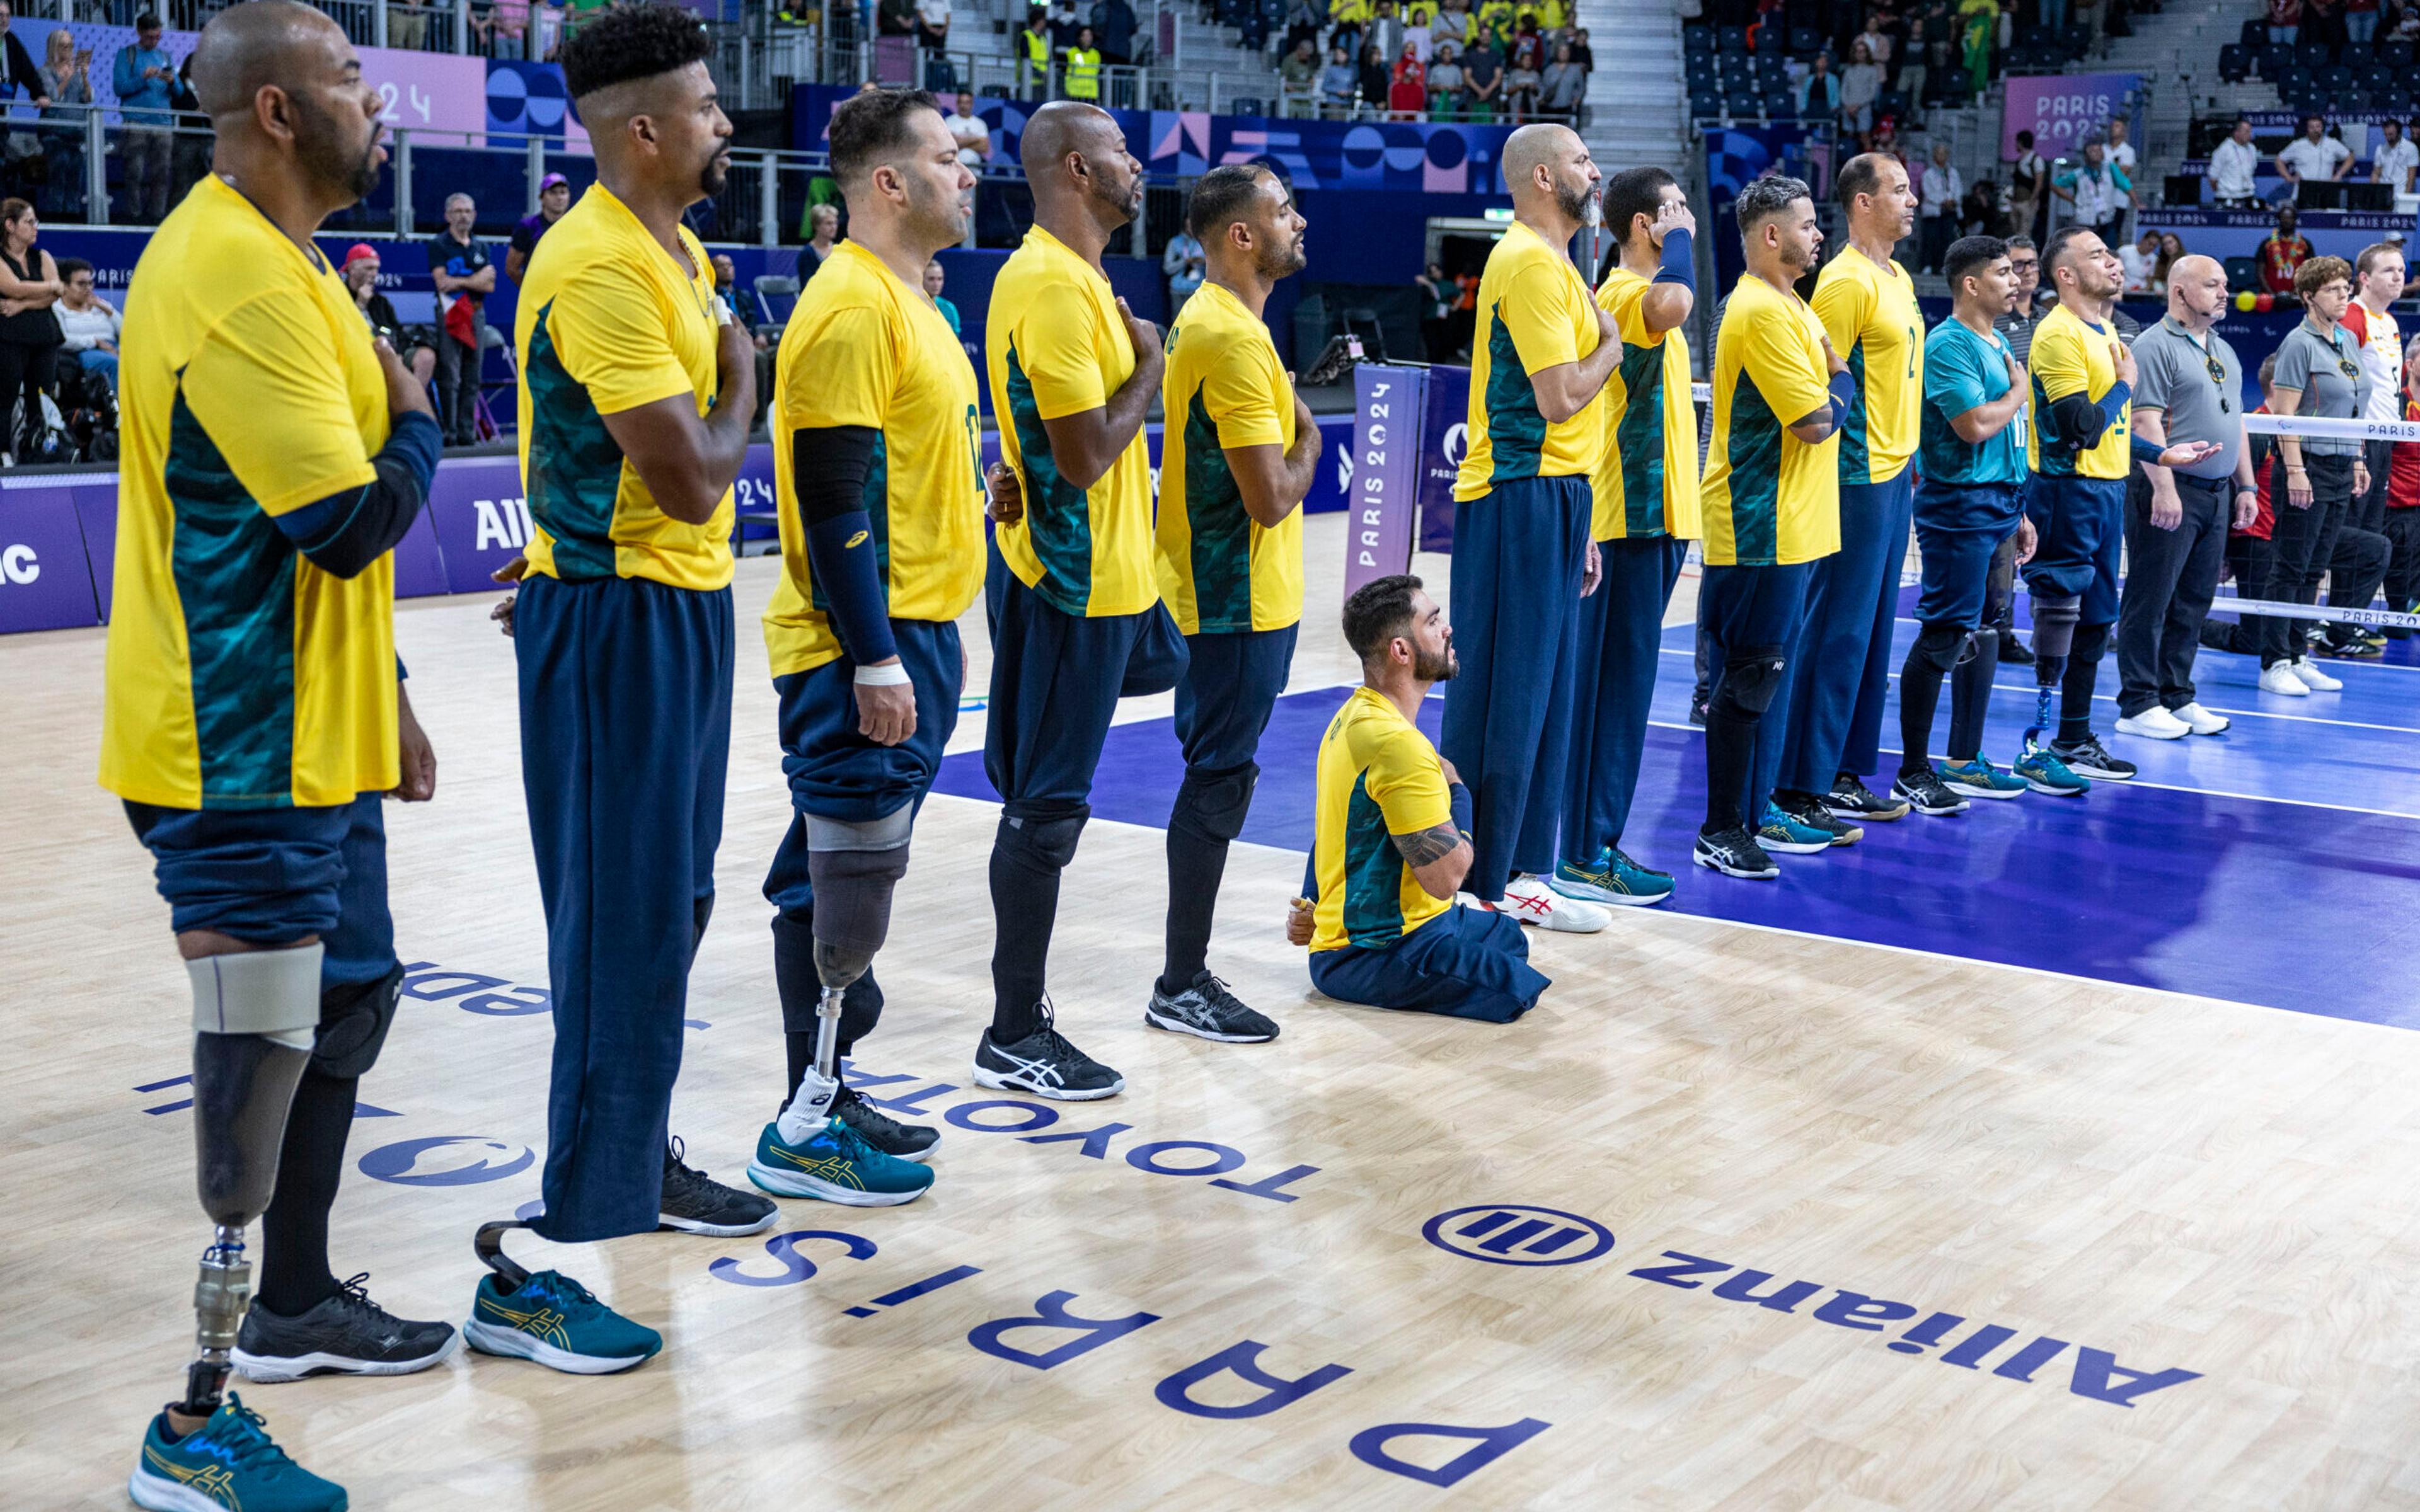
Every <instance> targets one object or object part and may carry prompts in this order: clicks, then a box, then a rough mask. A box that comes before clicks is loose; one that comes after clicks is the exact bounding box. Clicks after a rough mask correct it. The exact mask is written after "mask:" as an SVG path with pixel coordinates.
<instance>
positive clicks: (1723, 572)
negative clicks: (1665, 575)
mask: <svg viewBox="0 0 2420 1512" xmlns="http://www.w3.org/2000/svg"><path fill="white" fill-rule="evenodd" d="M1814 576H1815V563H1812V562H1795V563H1791V564H1790V565H1788V566H1782V567H1718V566H1714V565H1713V564H1711V563H1709V564H1708V565H1707V566H1706V568H1705V570H1704V574H1703V576H1702V577H1701V578H1700V579H1699V585H1698V623H1699V625H1704V626H1705V627H1706V630H1707V633H1708V634H1710V635H1712V636H1713V637H1714V643H1715V645H1716V646H1718V647H1719V648H1721V649H1722V650H1723V651H1724V652H1725V653H1727V654H1729V655H1731V656H1737V655H1740V654H1741V653H1744V652H1746V651H1750V650H1754V649H1759V648H1763V647H1776V648H1780V649H1781V650H1782V651H1783V652H1784V653H1785V654H1787V651H1788V648H1789V647H1790V646H1791V645H1792V643H1793V642H1795V641H1796V640H1797V639H1798V632H1799V630H1800V629H1801V628H1803V627H1804V625H1805V622H1806V617H1807V583H1808V582H1809V581H1810V580H1811V579H1813V578H1814Z"/></svg>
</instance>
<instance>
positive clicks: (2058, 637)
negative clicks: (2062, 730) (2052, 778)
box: [2024, 594, 2084, 752]
mask: <svg viewBox="0 0 2420 1512" xmlns="http://www.w3.org/2000/svg"><path fill="white" fill-rule="evenodd" d="M2083 617H2084V599H2083V597H2082V596H2081V595H2078V594H2070V595H2069V596H2067V597H2064V598H2053V597H2050V596H2048V595H2046V594H2035V595H2034V722H2033V723H2032V724H2030V725H2028V726H2026V727H2025V739H2024V748H2025V750H2026V751H2028V752H2031V751H2033V750H2035V749H2038V748H2040V747H2042V746H2043V745H2046V744H2047V742H2046V741H2045V740H2044V739H2043V736H2044V734H2046V733H2048V732H2049V730H2050V729H2051V711H2050V701H2051V695H2052V694H2054V693H2055V692H2057V691H2058V690H2059V687H2060V685H2061V684H2063V683H2064V682H2065V681H2066V679H2067V655H2068V652H2069V650H2070V648H2071V647H2072V646H2073V645H2074V644H2075V626H2076V624H2077V622H2078V621H2080V620H2081V619H2082V618H2083Z"/></svg>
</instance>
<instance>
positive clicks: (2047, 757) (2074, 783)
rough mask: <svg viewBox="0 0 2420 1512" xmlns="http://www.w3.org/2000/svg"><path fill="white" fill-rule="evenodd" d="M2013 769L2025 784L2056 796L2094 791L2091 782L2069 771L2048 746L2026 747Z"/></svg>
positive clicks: (2061, 796) (2069, 795)
mask: <svg viewBox="0 0 2420 1512" xmlns="http://www.w3.org/2000/svg"><path fill="white" fill-rule="evenodd" d="M2013 770H2014V771H2015V773H2016V775H2017V776H2018V777H2020V778H2023V779H2024V784H2025V786H2027V787H2029V788H2031V789H2033V790H2034V791H2035V792H2036V793H2047V794H2050V795H2053V796H2054V797H2060V798H2080V797H2082V796H2084V795H2086V794H2087V793H2089V792H2091V791H2092V784H2091V782H2090V781H2088V780H2087V779H2084V778H2080V777H2078V776H2076V775H2075V774H2074V773H2073V772H2071V771H2069V770H2068V769H2067V764H2066V763H2065V762H2063V761H2060V760H2059V759H2058V758H2057V757H2056V756H2054V755H2052V754H2051V752H2050V749H2049V748H2048V747H2044V746H2028V747H2026V748H2025V752H2024V755H2022V756H2020V757H2018V758H2017V764H2016V765H2015V767H2014V768H2013Z"/></svg>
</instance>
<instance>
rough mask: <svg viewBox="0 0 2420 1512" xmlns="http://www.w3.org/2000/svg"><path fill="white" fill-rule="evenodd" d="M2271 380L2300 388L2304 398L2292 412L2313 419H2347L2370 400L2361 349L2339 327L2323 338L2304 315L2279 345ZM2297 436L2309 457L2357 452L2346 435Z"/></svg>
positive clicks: (2355, 443)
mask: <svg viewBox="0 0 2420 1512" xmlns="http://www.w3.org/2000/svg"><path fill="white" fill-rule="evenodd" d="M2348 368H2350V370H2351V371H2350V373H2348V372H2347V371H2346V370H2347V369H2348ZM2271 381H2273V383H2275V384H2276V386H2277V387H2279V388H2281V389H2299V390H2301V391H2302V394H2303V402H2302V403H2301V404H2300V405H2298V406H2296V407H2295V409H2294V413H2296V414H2298V415H2306V416H2309V417H2310V418H2312V419H2314V420H2351V419H2354V418H2356V417H2357V416H2359V415H2360V414H2361V412H2362V410H2363V409H2366V408H2367V407H2368V404H2369V374H2368V373H2367V372H2366V371H2365V370H2364V369H2363V367H2362V365H2361V348H2360V347H2358V346H2357V345H2355V343H2354V341H2353V339H2352V332H2350V331H2347V330H2346V329H2345V328H2344V327H2342V326H2336V327H2335V328H2333V329H2331V330H2330V331H2329V332H2328V333H2327V334H2326V335H2324V336H2323V335H2320V334H2319V332H2316V331H2313V330H2312V329H2311V322H2310V321H2309V320H2307V319H2306V320H2304V322H2303V323H2302V324H2301V325H2298V326H2296V327H2295V328H2294V330H2293V332H2292V333H2291V334H2289V335H2288V336H2287V338H2286V340H2285V342H2284V344H2283V345H2281V346H2280V347H2278V348H2277V371H2276V373H2275V375H2274V376H2273V378H2272V380H2271ZM2301 440H2302V443H2303V450H2304V451H2305V452H2307V453H2309V454H2310V455H2313V456H2359V455H2361V442H2359V441H2357V440H2350V439H2348V440H2336V439H2335V438H2334V437H2321V436H2304V437H2302V438H2301Z"/></svg>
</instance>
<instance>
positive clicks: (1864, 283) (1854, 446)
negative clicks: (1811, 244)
mask: <svg viewBox="0 0 2420 1512" xmlns="http://www.w3.org/2000/svg"><path fill="white" fill-rule="evenodd" d="M1812 302H1813V304H1814V308H1815V318H1817V319H1818V320H1821V321H1823V332H1824V334H1826V335H1828V336H1830V337H1831V338H1832V349H1833V350H1834V351H1836V352H1838V353H1839V354H1840V361H1842V362H1844V363H1848V364H1849V377H1850V378H1853V379H1854V380H1855V382H1856V385H1857V397H1856V400H1855V402H1854V403H1853V404H1852V405H1851V406H1850V407H1849V413H1848V415H1847V416H1846V417H1845V418H1844V419H1843V420H1842V421H1841V422H1840V481H1841V482H1842V483H1888V482H1890V481H1891V480H1892V479H1893V478H1896V477H1898V476H1899V475H1900V473H1901V472H1904V471H1907V463H1908V458H1910V457H1912V456H1914V455H1916V444H1917V442H1918V441H1919V440H1921V439H1922V436H1923V431H1924V316H1923V314H1922V313H1921V312H1919V311H1918V310H1917V309H1916V281H1915V280H1914V279H1912V278H1910V277H1908V276H1907V270H1906V269H1904V268H1901V267H1900V265H1899V262H1898V260H1897V259H1895V258H1894V259H1893V260H1891V261H1890V262H1889V263H1888V264H1887V265H1883V264H1877V263H1876V262H1875V261H1874V260H1873V259H1872V258H1871V257H1869V256H1867V255H1865V254H1864V253H1862V252H1859V251H1858V250H1857V249H1856V248H1854V247H1849V248H1845V249H1843V250H1842V252H1841V253H1840V255H1838V256H1837V257H1835V258H1833V259H1832V260H1831V261H1830V262H1828V263H1825V264H1824V265H1823V272H1821V273H1819V274H1818V275H1816V279H1815V298H1814V300H1813V301H1812Z"/></svg>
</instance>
